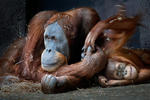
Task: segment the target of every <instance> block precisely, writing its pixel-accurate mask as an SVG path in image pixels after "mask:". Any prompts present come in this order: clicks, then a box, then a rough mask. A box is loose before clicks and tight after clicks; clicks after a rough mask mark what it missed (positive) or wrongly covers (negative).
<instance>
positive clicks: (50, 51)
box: [41, 22, 69, 72]
mask: <svg viewBox="0 0 150 100" xmlns="http://www.w3.org/2000/svg"><path fill="white" fill-rule="evenodd" d="M44 45H45V50H44V51H43V53H42V56H41V64H42V69H43V70H45V71H48V72H51V71H55V70H56V69H57V68H58V67H60V66H61V65H63V64H66V63H67V59H68V57H69V47H68V40H67V38H66V36H65V33H64V31H63V29H62V28H61V27H60V25H59V24H58V23H57V22H55V23H53V24H50V25H48V26H47V27H46V29H45V32H44Z"/></svg>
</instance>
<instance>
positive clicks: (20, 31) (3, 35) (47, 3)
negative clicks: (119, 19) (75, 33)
mask: <svg viewBox="0 0 150 100" xmlns="http://www.w3.org/2000/svg"><path fill="white" fill-rule="evenodd" d="M121 3H123V4H124V5H125V6H126V8H127V15H135V14H137V13H142V14H143V17H142V20H141V23H142V24H143V25H145V27H141V26H139V27H138V28H137V30H136V34H134V36H132V38H131V39H130V41H129V43H128V44H127V46H128V47H134V48H150V39H149V37H150V10H149V8H150V0H3V1H2V0H0V55H2V53H3V51H4V50H5V49H6V48H7V47H8V46H9V45H10V43H12V42H13V41H14V40H15V39H16V38H18V37H23V36H26V33H27V32H26V28H27V24H28V22H29V20H30V19H31V18H32V17H33V16H34V15H35V14H36V13H38V12H39V11H43V10H58V11H65V10H68V9H72V8H76V7H83V6H88V7H92V8H94V9H96V10H97V12H98V13H99V15H100V17H101V19H106V18H108V17H109V16H112V15H114V14H115V13H116V11H117V9H116V7H115V5H116V4H121Z"/></svg>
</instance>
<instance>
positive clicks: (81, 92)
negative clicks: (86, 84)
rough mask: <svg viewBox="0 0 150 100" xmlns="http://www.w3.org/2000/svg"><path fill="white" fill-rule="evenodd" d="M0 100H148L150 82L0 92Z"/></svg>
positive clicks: (149, 96)
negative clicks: (50, 91)
mask: <svg viewBox="0 0 150 100" xmlns="http://www.w3.org/2000/svg"><path fill="white" fill-rule="evenodd" d="M0 100H150V83H149V84H140V85H129V86H121V87H110V88H101V87H99V86H96V87H92V88H87V89H78V90H74V91H70V92H66V93H60V94H43V93H42V92H32V93H21V92H20V93H10V94H5V95H4V94H2V93H0Z"/></svg>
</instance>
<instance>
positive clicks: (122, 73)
mask: <svg viewBox="0 0 150 100" xmlns="http://www.w3.org/2000/svg"><path fill="white" fill-rule="evenodd" d="M106 75H107V77H108V78H113V79H118V80H122V79H127V80H130V79H135V78H136V77H137V75H138V73H137V70H136V68H135V67H134V66H133V65H131V64H127V63H125V62H119V61H115V60H112V59H109V61H108V65H107V68H106Z"/></svg>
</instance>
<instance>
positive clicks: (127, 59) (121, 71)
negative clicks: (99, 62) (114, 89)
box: [99, 48, 150, 87]
mask: <svg viewBox="0 0 150 100" xmlns="http://www.w3.org/2000/svg"><path fill="white" fill-rule="evenodd" d="M147 80H150V51H148V50H139V49H126V48H122V49H120V50H118V51H116V52H114V53H113V54H112V56H111V57H110V58H109V60H108V64H107V67H106V68H105V72H104V76H99V83H100V84H101V85H102V86H103V87H106V86H117V85H128V84H134V83H142V82H145V81H147Z"/></svg>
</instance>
